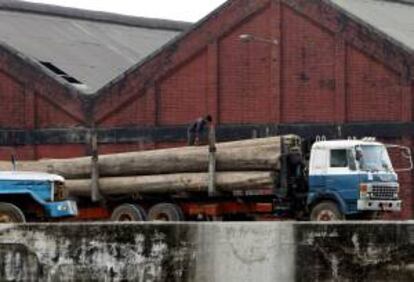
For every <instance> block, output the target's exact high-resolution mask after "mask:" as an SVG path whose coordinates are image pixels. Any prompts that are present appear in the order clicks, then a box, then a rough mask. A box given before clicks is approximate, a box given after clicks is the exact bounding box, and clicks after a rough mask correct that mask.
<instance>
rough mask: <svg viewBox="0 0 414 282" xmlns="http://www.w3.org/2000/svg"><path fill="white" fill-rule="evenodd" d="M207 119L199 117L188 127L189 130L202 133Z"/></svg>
mask: <svg viewBox="0 0 414 282" xmlns="http://www.w3.org/2000/svg"><path fill="white" fill-rule="evenodd" d="M206 125H207V121H206V120H205V119H204V118H198V119H197V120H196V121H195V122H194V123H192V124H191V125H190V126H189V127H188V132H191V133H195V134H200V133H202V132H203V131H204V128H205V127H206Z"/></svg>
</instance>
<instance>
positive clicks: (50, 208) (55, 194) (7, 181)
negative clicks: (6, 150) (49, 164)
mask: <svg viewBox="0 0 414 282" xmlns="http://www.w3.org/2000/svg"><path fill="white" fill-rule="evenodd" d="M64 181H65V180H64V178H63V177H61V176H59V175H54V174H48V173H39V172H17V171H2V172H0V223H23V222H26V221H27V220H28V221H50V220H54V219H59V218H66V217H73V216H76V215H77V205H76V202H74V201H70V200H66V201H65V200H64V195H65V189H64Z"/></svg>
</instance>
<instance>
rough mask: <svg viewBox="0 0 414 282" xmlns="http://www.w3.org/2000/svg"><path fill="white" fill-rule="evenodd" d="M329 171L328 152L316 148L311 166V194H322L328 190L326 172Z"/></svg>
mask: <svg viewBox="0 0 414 282" xmlns="http://www.w3.org/2000/svg"><path fill="white" fill-rule="evenodd" d="M327 169H328V150H326V149H323V148H314V149H313V150H312V154H311V160H310V166H309V192H310V194H316V193H320V192H323V191H325V190H326V172H327Z"/></svg>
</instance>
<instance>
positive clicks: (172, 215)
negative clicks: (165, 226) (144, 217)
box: [148, 203, 185, 221]
mask: <svg viewBox="0 0 414 282" xmlns="http://www.w3.org/2000/svg"><path fill="white" fill-rule="evenodd" d="M148 220H151V221H184V220H185V218H184V214H183V211H182V210H181V208H180V207H179V206H177V205H175V204H170V203H161V204H156V205H155V206H153V207H152V208H150V210H149V212H148Z"/></svg>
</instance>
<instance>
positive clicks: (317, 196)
mask: <svg viewBox="0 0 414 282" xmlns="http://www.w3.org/2000/svg"><path fill="white" fill-rule="evenodd" d="M322 201H332V202H335V203H336V204H337V205H338V208H339V211H340V212H342V213H343V214H347V206H346V203H345V201H344V200H343V199H342V198H341V197H340V196H339V194H338V193H337V192H334V191H329V192H323V193H310V194H309V196H308V201H307V205H308V207H309V208H312V207H313V206H314V205H316V204H317V203H319V202H322Z"/></svg>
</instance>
